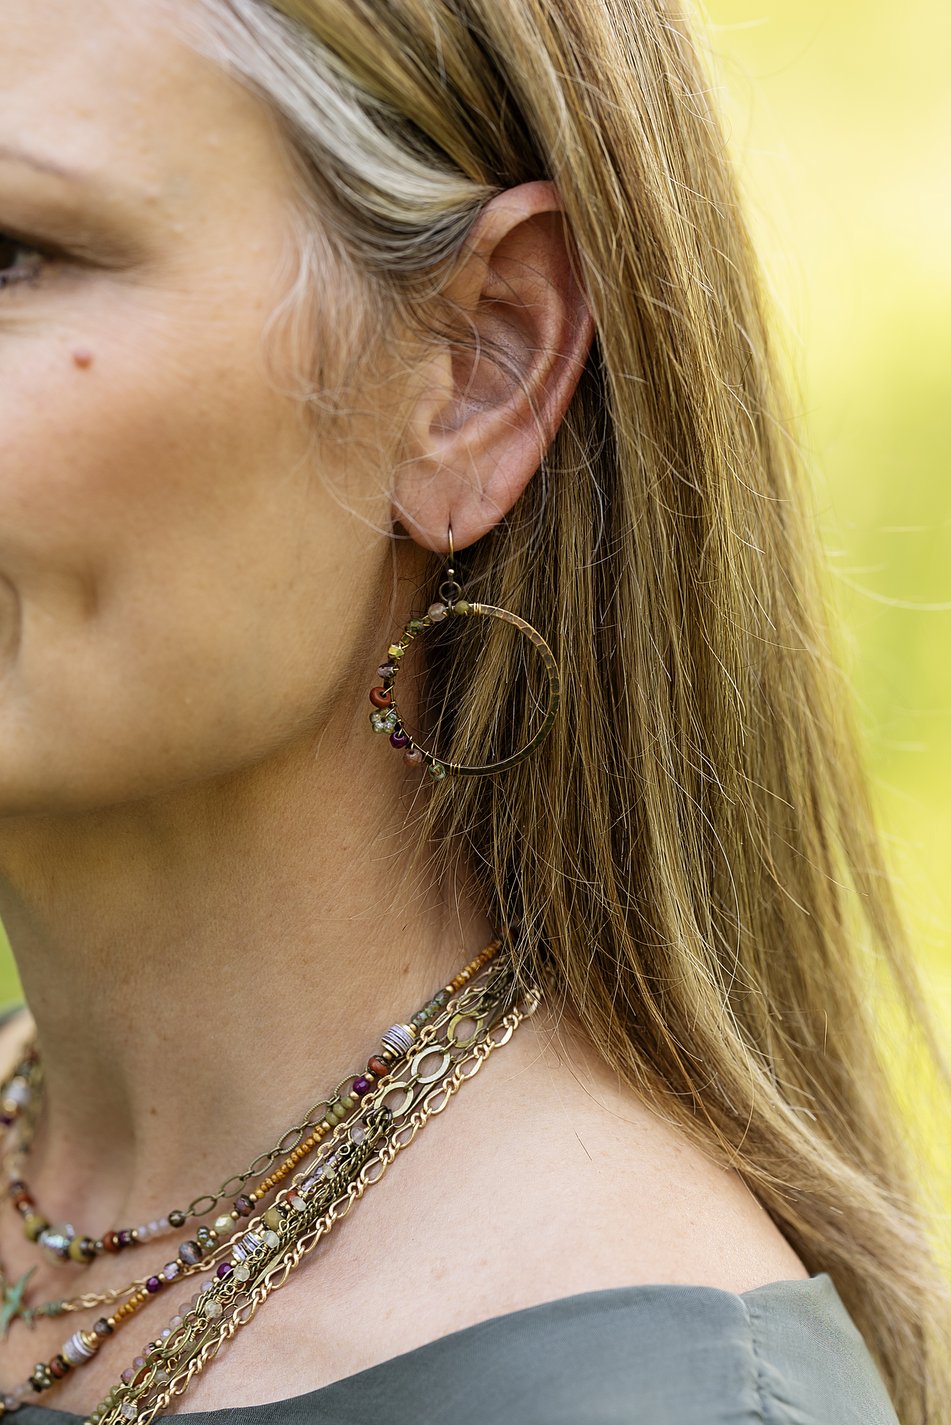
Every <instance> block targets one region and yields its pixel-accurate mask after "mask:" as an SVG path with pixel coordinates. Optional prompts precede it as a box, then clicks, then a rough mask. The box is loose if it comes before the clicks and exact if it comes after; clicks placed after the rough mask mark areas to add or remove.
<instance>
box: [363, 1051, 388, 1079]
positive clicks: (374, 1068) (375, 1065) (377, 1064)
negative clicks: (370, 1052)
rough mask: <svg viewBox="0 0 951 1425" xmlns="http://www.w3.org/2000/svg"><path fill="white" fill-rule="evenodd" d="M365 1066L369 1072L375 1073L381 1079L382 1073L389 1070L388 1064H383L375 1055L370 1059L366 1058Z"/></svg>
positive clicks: (386, 1072)
mask: <svg viewBox="0 0 951 1425" xmlns="http://www.w3.org/2000/svg"><path fill="white" fill-rule="evenodd" d="M367 1068H368V1069H369V1070H370V1073H371V1074H376V1076H377V1078H378V1079H382V1078H383V1075H384V1074H388V1073H389V1072H390V1066H389V1064H384V1062H383V1060H382V1059H378V1058H377V1057H376V1055H374V1056H373V1058H372V1059H368V1060H367Z"/></svg>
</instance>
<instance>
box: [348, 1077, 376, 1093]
mask: <svg viewBox="0 0 951 1425" xmlns="http://www.w3.org/2000/svg"><path fill="white" fill-rule="evenodd" d="M370 1088H372V1084H371V1083H370V1080H369V1079H363V1078H360V1079H354V1081H353V1092H354V1093H357V1094H364V1093H367V1092H368V1091H369V1090H370Z"/></svg>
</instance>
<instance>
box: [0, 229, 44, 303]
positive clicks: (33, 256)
mask: <svg viewBox="0 0 951 1425" xmlns="http://www.w3.org/2000/svg"><path fill="white" fill-rule="evenodd" d="M23 254H27V255H28V260H27V261H22V260H20V261H17V258H18V256H19V257H21V258H22V255H23ZM48 261H49V258H48V256H47V254H45V253H43V252H40V250H39V249H38V248H35V247H30V246H29V245H28V244H27V243H25V242H21V241H20V240H19V238H15V237H11V236H10V235H9V234H7V233H0V292H2V291H3V290H4V288H5V287H15V286H17V285H18V284H19V283H21V282H30V283H36V282H38V281H39V279H40V276H41V274H42V271H43V267H44V265H45V264H46V263H47V262H48Z"/></svg>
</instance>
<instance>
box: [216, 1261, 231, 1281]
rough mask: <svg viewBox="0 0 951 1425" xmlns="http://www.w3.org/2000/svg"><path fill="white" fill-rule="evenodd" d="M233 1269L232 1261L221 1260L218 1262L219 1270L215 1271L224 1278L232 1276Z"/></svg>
mask: <svg viewBox="0 0 951 1425" xmlns="http://www.w3.org/2000/svg"><path fill="white" fill-rule="evenodd" d="M231 1270H232V1268H231V1263H230V1262H219V1263H218V1270H217V1272H216V1273H215V1275H216V1276H219V1277H222V1278H224V1277H230V1275H231Z"/></svg>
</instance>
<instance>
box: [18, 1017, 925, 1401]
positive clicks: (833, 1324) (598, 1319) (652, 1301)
mask: <svg viewBox="0 0 951 1425" xmlns="http://www.w3.org/2000/svg"><path fill="white" fill-rule="evenodd" d="M3 1017H4V1016H3V1015H0V1022H2V1019H3ZM517 1267H518V1264H517V1263H513V1270H517ZM250 1329H251V1337H252V1339H253V1334H254V1326H253V1325H252V1326H251V1328H250ZM319 1329H320V1328H319V1323H318V1322H315V1325H314V1331H315V1339H316V1337H317V1334H318V1333H319ZM123 1364H127V1362H126V1361H124V1360H123ZM119 1368H120V1367H118V1366H117V1373H118V1370H119ZM212 1369H214V1366H212ZM2 1373H3V1348H2V1343H0V1374H2ZM179 1406H180V1407H183V1408H179V1409H177V1410H175V1411H174V1412H173V1415H174V1416H175V1418H179V1417H184V1418H185V1419H186V1420H187V1421H188V1422H189V1425H383V1422H385V1425H483V1422H486V1421H490V1422H493V1425H494V1422H499V1425H899V1421H898V1417H897V1415H896V1414H895V1411H894V1408H893V1406H892V1404H891V1402H890V1400H889V1396H888V1393H887V1391H886V1389H885V1385H884V1382H883V1380H882V1377H881V1375H880V1373H879V1371H878V1369H877V1367H876V1365H875V1362H874V1360H873V1359H872V1356H871V1354H870V1352H869V1350H868V1347H867V1345H866V1343H865V1341H864V1340H863V1338H862V1336H861V1334H860V1333H859V1331H858V1328H857V1327H856V1325H855V1323H854V1322H853V1320H852V1318H851V1316H850V1315H849V1313H848V1311H847V1310H846V1307H845V1304H844V1303H843V1301H842V1299H841V1297H840V1296H839V1294H838V1292H837V1290H836V1288H835V1284H834V1283H833V1281H832V1278H831V1277H830V1276H829V1275H828V1273H827V1272H820V1273H819V1274H818V1275H816V1276H812V1277H807V1278H803V1279H793V1280H790V1281H778V1282H769V1283H767V1284H766V1285H765V1286H759V1287H754V1288H753V1289H752V1290H751V1291H745V1292H740V1293H735V1292H730V1291H724V1290H722V1289H721V1288H719V1287H711V1286H681V1285H675V1284H671V1283H660V1284H657V1285H654V1284H646V1285H644V1284H638V1285H636V1286H622V1287H609V1288H606V1289H604V1290H601V1291H585V1292H579V1293H577V1294H575V1295H574V1296H566V1297H559V1298H557V1299H555V1300H553V1301H546V1302H542V1303H541V1304H539V1305H537V1306H528V1307H523V1308H522V1309H520V1310H518V1311H509V1312H505V1313H504V1314H502V1315H499V1316H493V1317H490V1318H489V1319H488V1320H485V1321H480V1322H477V1323H476V1324H475V1325H472V1326H465V1327H463V1328H462V1329H461V1330H458V1331H451V1332H449V1333H448V1334H447V1335H444V1336H440V1337H438V1338H437V1339H436V1340H434V1341H429V1342H427V1343H426V1344H425V1345H423V1346H417V1347H416V1348H415V1349H413V1350H411V1351H405V1352H403V1353H402V1354H401V1355H398V1356H393V1357H391V1358H390V1359H389V1360H386V1361H381V1362H380V1363H379V1364H378V1365H375V1366H369V1367H368V1368H367V1369H366V1370H362V1371H357V1372H356V1374H354V1375H349V1376H345V1377H344V1378H343V1379H341V1380H335V1381H332V1382H331V1383H330V1384H328V1385H323V1386H319V1387H318V1388H317V1389H316V1390H310V1391H307V1392H306V1393H305V1394H304V1395H296V1396H292V1397H291V1398H290V1399H288V1400H279V1401H274V1402H271V1403H269V1404H266V1405H250V1406H238V1407H235V1408H234V1409H221V1410H204V1411H189V1410H188V1396H187V1393H186V1394H185V1395H184V1396H182V1398H181V1401H180V1402H179ZM11 1418H14V1417H11ZM15 1419H16V1421H17V1425H80V1422H81V1420H82V1416H80V1415H76V1414H73V1413H71V1412H69V1411H64V1410H57V1409H56V1408H55V1407H54V1406H47V1405H23V1406H21V1407H20V1409H19V1410H17V1411H16V1412H15Z"/></svg>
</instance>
